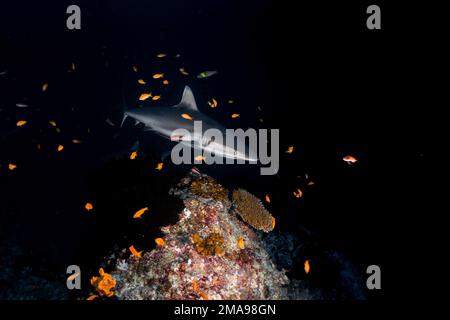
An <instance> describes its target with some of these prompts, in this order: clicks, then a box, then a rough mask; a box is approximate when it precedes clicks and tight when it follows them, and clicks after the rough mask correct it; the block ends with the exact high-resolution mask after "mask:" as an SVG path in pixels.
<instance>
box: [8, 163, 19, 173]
mask: <svg viewBox="0 0 450 320" xmlns="http://www.w3.org/2000/svg"><path fill="white" fill-rule="evenodd" d="M16 168H17V165H15V164H14V163H10V164H8V169H9V170H11V171H13V170H14V169H16Z"/></svg>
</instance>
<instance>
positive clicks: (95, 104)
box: [0, 1, 426, 298]
mask: <svg viewBox="0 0 450 320" xmlns="http://www.w3.org/2000/svg"><path fill="white" fill-rule="evenodd" d="M69 4H72V2H70V3H69V2H66V1H59V2H45V1H36V2H31V1H28V2H25V1H15V2H11V3H8V4H2V10H1V15H0V17H1V19H0V21H1V22H0V23H1V30H0V35H1V48H2V49H1V53H0V57H1V60H0V67H1V70H0V71H3V70H6V71H7V74H6V75H3V76H0V88H1V89H0V90H1V98H0V101H1V102H0V104H1V105H0V108H1V112H0V130H1V134H2V137H1V140H0V145H1V150H0V164H1V168H0V177H1V179H0V201H1V202H0V213H1V216H0V219H1V220H0V222H1V228H0V231H1V232H2V234H1V238H0V239H1V241H2V243H3V246H4V249H5V248H6V249H5V250H6V251H8V249H10V248H13V247H14V246H18V247H19V248H20V250H21V251H22V252H23V253H24V256H26V257H27V258H24V261H21V262H20V263H18V265H17V268H18V269H20V268H22V267H23V266H25V265H33V266H36V265H38V264H40V265H43V266H45V269H46V270H47V272H48V273H49V277H57V276H59V275H60V274H62V276H64V270H65V267H66V266H67V265H69V264H78V265H81V266H82V268H85V269H83V270H86V268H87V269H88V270H95V269H96V268H97V266H98V265H99V263H100V262H101V260H102V258H103V257H104V256H105V255H106V254H108V253H109V252H110V251H111V250H113V249H114V245H116V244H119V246H121V247H128V246H129V245H130V244H135V246H137V247H138V246H139V247H142V248H145V249H150V248H151V247H152V245H153V244H152V243H153V240H152V239H153V235H154V234H158V231H157V230H158V227H159V226H161V225H164V224H165V223H168V222H170V221H172V220H171V219H172V217H171V216H170V215H169V214H166V212H172V211H176V209H177V204H176V203H173V202H168V201H169V200H167V201H166V200H163V199H166V198H165V197H166V193H167V190H168V188H169V187H171V186H173V184H174V183H175V182H176V181H177V179H178V178H180V177H181V176H182V175H183V174H184V173H185V172H186V171H185V170H188V169H189V168H181V169H180V168H174V167H173V166H170V165H167V166H166V167H165V168H164V170H162V171H161V172H156V171H155V170H154V169H153V167H154V164H155V163H156V162H157V161H158V159H157V157H158V154H156V153H152V152H151V151H148V152H147V154H146V155H145V156H144V157H141V158H140V159H138V160H136V161H135V162H133V163H130V161H127V160H126V159H124V160H122V161H111V160H109V159H114V158H117V157H119V155H120V152H122V151H124V150H126V149H127V148H128V147H129V146H130V145H131V144H132V143H133V142H134V135H136V134H137V133H136V132H134V131H133V130H132V129H128V130H125V134H124V133H123V132H122V134H120V135H119V136H117V133H118V129H117V127H111V126H110V125H108V124H107V123H106V122H105V119H106V118H108V117H109V118H110V119H112V120H113V121H114V122H116V123H118V121H119V119H120V118H121V110H122V105H123V103H122V91H123V92H124V93H125V94H124V96H125V100H126V103H127V104H128V105H129V106H131V107H132V106H136V103H137V97H138V95H139V93H141V92H142V91H143V90H142V86H140V85H138V84H137V82H136V81H137V79H138V78H144V79H148V80H150V76H151V75H152V74H154V73H157V72H164V73H165V76H166V77H167V79H169V81H170V85H169V86H167V87H163V86H159V87H157V86H156V85H153V83H155V81H149V82H150V84H149V86H148V87H149V88H151V89H152V90H154V91H159V90H161V91H160V92H161V94H162V99H161V100H160V101H158V102H148V103H147V101H146V103H145V105H150V106H151V105H173V104H176V103H177V102H178V101H179V99H180V96H181V92H182V90H183V87H184V86H185V85H189V86H191V88H192V89H193V92H194V94H195V97H196V100H197V104H198V105H199V108H200V110H201V111H204V112H205V113H207V114H209V115H211V116H212V117H213V118H215V119H216V120H218V121H219V122H222V123H224V124H225V125H228V126H232V127H233V126H234V127H242V128H247V127H254V128H279V129H280V139H281V150H280V157H281V166H280V171H279V176H270V177H269V176H266V177H265V176H259V175H258V174H257V170H256V168H253V167H251V168H248V167H247V168H245V169H242V168H236V167H233V168H225V169H223V168H207V167H205V166H202V167H200V169H201V170H202V171H205V172H206V173H208V174H210V175H212V176H214V177H216V178H218V179H219V181H220V182H222V183H223V184H224V185H226V186H240V187H244V188H247V189H248V190H249V191H250V192H252V193H254V194H255V195H257V196H259V197H261V198H263V197H264V195H265V194H266V193H269V194H270V195H271V199H272V202H271V204H270V205H268V209H269V210H270V211H271V212H273V214H274V215H275V216H276V217H277V221H278V226H279V228H280V230H282V231H289V232H293V233H296V232H299V230H300V228H299V227H302V228H307V229H309V230H313V231H314V232H316V233H317V234H318V235H319V238H320V241H321V243H323V244H324V245H325V246H327V247H329V248H335V249H338V250H340V251H341V252H344V253H345V254H346V255H347V256H348V257H349V258H350V260H351V261H353V262H354V263H355V264H356V265H357V266H359V267H361V268H363V267H364V266H367V265H369V264H378V265H380V266H381V268H382V270H385V277H386V278H385V279H389V280H394V281H388V280H386V281H385V282H383V284H385V285H386V287H385V288H387V289H386V290H387V292H393V291H389V289H392V290H393V289H394V288H397V286H401V285H400V284H403V282H404V279H402V278H398V277H397V276H396V274H397V271H399V270H402V272H403V271H405V270H406V271H407V272H409V271H410V270H412V268H413V267H414V263H410V264H407V265H406V266H405V265H398V264H397V262H398V261H399V259H403V258H405V257H407V258H408V259H409V257H410V256H409V254H410V251H411V250H412V249H411V247H410V246H409V239H410V236H411V232H412V229H411V228H410V227H409V224H413V223H414V222H413V221H412V218H411V217H410V216H409V213H408V212H407V211H406V210H405V204H404V203H405V202H406V201H407V200H406V197H405V195H407V196H408V197H413V198H414V197H417V198H419V195H420V194H421V191H420V190H419V189H417V188H415V186H416V185H418V184H420V183H421V181H422V180H424V179H425V176H424V174H423V173H422V169H423V167H422V166H423V164H422V157H423V154H424V152H425V150H424V142H425V141H424V139H425V138H424V136H423V135H422V131H423V130H424V124H425V122H426V118H423V115H422V114H421V113H420V112H419V111H414V110H413V109H411V108H409V106H408V104H407V103H406V99H414V100H415V101H416V102H418V103H419V102H420V101H422V100H424V99H425V97H423V96H421V94H420V92H419V90H417V86H418V83H417V82H415V81H414V77H415V76H416V73H417V72H418V68H420V67H419V66H417V65H416V64H415V62H414V61H415V57H414V55H413V53H414V49H415V48H416V45H415V43H416V42H414V41H412V38H411V37H410V36H408V35H407V34H406V33H405V31H406V27H403V26H402V25H401V24H394V23H393V20H392V19H391V15H394V13H395V11H394V12H393V11H390V12H388V13H386V15H383V23H384V24H383V26H384V29H383V30H381V31H380V32H377V33H371V32H369V31H367V30H366V29H365V17H366V16H365V14H364V12H365V8H366V5H365V4H363V3H361V5H351V4H326V5H325V8H326V10H325V9H324V5H323V4H322V5H319V4H316V5H314V4H301V5H300V6H298V7H296V6H294V5H293V4H291V2H286V3H280V2H275V1H274V2H271V1H214V2H211V1H145V2H143V1H123V2H119V1H77V2H76V4H78V5H79V6H80V7H81V10H82V29H81V30H80V31H69V30H67V29H66V28H65V20H66V17H67V15H66V14H65V10H66V8H67V6H68V5H69ZM414 37H416V39H417V38H420V37H423V35H421V34H420V32H416V33H415V35H414ZM160 52H164V53H167V54H168V56H167V57H166V58H164V59H157V58H156V57H155V56H156V54H158V53H160ZM176 54H180V55H181V56H180V57H179V58H175V55H176ZM71 63H75V65H76V70H75V72H73V73H68V72H67V71H68V70H69V69H70V65H71ZM412 64H414V66H415V67H414V68H411V65H412ZM133 66H137V67H138V68H139V72H138V73H137V74H136V73H134V72H133V70H132V67H133ZM180 67H184V68H186V70H187V71H188V72H190V76H188V77H184V76H182V75H180V73H179V71H178V68H180ZM215 69H217V70H219V74H218V75H217V76H214V77H212V78H209V79H203V80H199V79H196V78H195V75H196V74H198V73H199V72H201V71H204V70H215ZM421 71H423V70H421ZM45 82H47V83H49V88H48V90H47V92H45V93H43V92H41V89H40V88H41V85H42V84H43V83H45ZM156 87H157V89H155V88H156ZM405 87H408V89H407V90H406V89H404V88H405ZM411 92H414V97H411ZM212 97H215V98H216V99H217V100H218V101H219V104H220V105H219V107H218V108H217V109H215V110H212V109H210V108H209V107H208V106H207V103H206V102H207V101H208V100H209V99H210V98H212ZM228 99H234V100H235V103H234V104H233V105H229V104H226V101H227V100H228ZM18 102H24V103H27V104H29V107H28V108H23V109H21V108H17V107H15V104H16V103H18ZM258 106H259V107H260V108H261V111H259V110H258V108H257V107H258ZM232 113H240V114H241V118H240V119H236V120H232V119H230V114H232ZM19 119H24V120H27V121H28V124H27V125H26V126H25V127H23V128H19V129H17V128H16V127H15V123H16V121H17V120H19ZM259 119H263V122H262V123H261V122H260V120H259ZM49 120H54V121H56V122H57V124H58V127H59V128H60V129H61V132H60V133H57V132H55V130H54V128H52V127H51V126H49V125H48V121H49ZM88 128H89V130H90V131H89V132H88ZM73 138H77V139H80V140H81V141H82V142H83V143H82V144H81V145H73V144H71V143H70V141H71V139H73ZM152 139H155V144H157V143H159V142H157V140H156V139H157V138H156V137H151V138H148V139H147V146H148V145H149V144H152ZM37 143H40V144H41V145H42V148H43V149H42V151H40V152H38V151H37V150H36V145H37ZM58 144H63V145H64V146H65V149H64V151H62V152H61V153H57V152H56V151H55V149H56V146H57V145H58ZM290 145H294V146H295V152H294V154H292V155H286V154H285V153H284V150H286V149H287V147H288V146H290ZM150 150H151V149H150ZM347 154H351V155H354V156H355V157H357V158H358V159H359V161H358V162H357V163H356V164H355V165H353V166H349V165H348V164H346V163H345V162H344V161H342V157H343V156H345V155H347ZM9 162H13V163H16V164H17V166H18V167H17V169H16V171H14V172H11V171H9V170H7V168H6V167H7V164H8V163H9ZM305 173H307V174H308V175H309V177H310V179H311V180H313V181H314V182H315V186H313V187H306V186H305V182H304V180H302V179H299V178H297V176H302V177H304V175H305ZM296 187H301V189H302V190H303V191H304V195H303V198H302V199H299V200H298V199H295V198H294V197H293V196H292V191H293V190H295V188H296ZM87 201H90V202H92V203H94V206H95V208H94V211H93V212H92V213H86V212H85V211H84V210H83V206H84V204H85V203H86V202H87ZM147 205H148V206H149V207H150V208H151V211H152V212H155V213H152V214H151V215H149V217H146V218H145V219H144V223H141V224H140V225H136V222H135V221H130V219H129V215H130V213H132V212H134V211H135V210H137V209H139V208H141V207H144V206H147ZM420 206H421V204H420V202H418V203H417V208H420ZM158 212H159V213H158ZM150 235H151V236H150ZM408 261H410V260H408ZM385 292H386V291H385ZM379 296H380V295H378V294H377V293H372V294H371V295H370V297H374V298H378V297H379Z"/></svg>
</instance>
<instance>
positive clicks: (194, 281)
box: [192, 278, 198, 292]
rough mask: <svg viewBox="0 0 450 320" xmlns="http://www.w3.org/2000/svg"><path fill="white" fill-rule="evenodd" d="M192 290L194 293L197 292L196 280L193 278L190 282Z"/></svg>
mask: <svg viewBox="0 0 450 320" xmlns="http://www.w3.org/2000/svg"><path fill="white" fill-rule="evenodd" d="M192 290H194V292H197V291H198V286H197V279H196V278H194V280H193V281H192Z"/></svg>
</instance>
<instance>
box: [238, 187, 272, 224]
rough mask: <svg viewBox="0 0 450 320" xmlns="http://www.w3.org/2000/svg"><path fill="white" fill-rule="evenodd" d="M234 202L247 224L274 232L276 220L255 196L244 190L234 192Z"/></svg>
mask: <svg viewBox="0 0 450 320" xmlns="http://www.w3.org/2000/svg"><path fill="white" fill-rule="evenodd" d="M233 201H234V203H235V205H236V208H237V212H238V213H239V215H240V216H241V218H242V220H244V221H245V222H246V223H248V224H249V225H251V226H252V227H254V228H255V229H258V230H262V231H265V232H269V231H272V230H273V228H274V226H275V223H274V222H275V218H274V217H273V216H272V215H271V214H270V213H269V212H268V211H267V210H266V209H265V208H264V205H263V204H262V203H261V201H260V200H259V199H258V198H256V197H255V196H254V195H252V194H251V193H249V192H247V191H246V190H244V189H238V190H234V191H233Z"/></svg>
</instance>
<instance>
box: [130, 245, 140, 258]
mask: <svg viewBox="0 0 450 320" xmlns="http://www.w3.org/2000/svg"><path fill="white" fill-rule="evenodd" d="M128 249H130V251H131V253H132V254H133V256H135V257H137V258H140V257H141V254H142V251H139V252H138V251H137V250H136V249H135V248H134V246H130V247H129V248H128Z"/></svg>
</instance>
